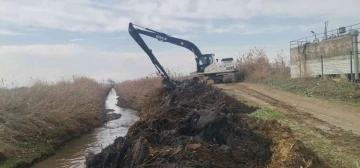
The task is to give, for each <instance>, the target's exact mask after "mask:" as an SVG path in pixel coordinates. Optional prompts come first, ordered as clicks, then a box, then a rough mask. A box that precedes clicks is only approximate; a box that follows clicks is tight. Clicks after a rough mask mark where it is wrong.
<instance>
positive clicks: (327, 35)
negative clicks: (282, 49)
mask: <svg viewBox="0 0 360 168" xmlns="http://www.w3.org/2000/svg"><path fill="white" fill-rule="evenodd" d="M344 28H345V31H344V32H340V29H339V28H338V29H333V30H328V31H327V32H324V33H318V34H315V35H311V36H308V37H304V38H300V39H296V40H293V41H290V48H292V47H298V46H301V45H304V44H306V43H316V42H320V41H324V40H328V39H333V38H337V37H340V36H344V35H348V34H350V33H351V31H352V30H360V23H357V24H353V25H350V26H345V27H344Z"/></svg>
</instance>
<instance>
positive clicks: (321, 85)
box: [263, 78, 360, 106]
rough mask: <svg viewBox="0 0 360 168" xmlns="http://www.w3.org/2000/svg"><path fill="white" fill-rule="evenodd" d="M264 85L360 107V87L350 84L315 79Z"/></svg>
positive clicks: (267, 82) (285, 80)
mask: <svg viewBox="0 0 360 168" xmlns="http://www.w3.org/2000/svg"><path fill="white" fill-rule="evenodd" d="M263 83H264V84H266V85H268V86H271V87H275V88H278V89H281V90H284V91H288V92H293V93H297V94H301V95H305V96H310V97H317V98H322V99H327V100H336V101H343V102H348V103H352V104H354V105H358V106H360V85H357V84H355V83H352V82H347V81H340V82H335V81H333V80H321V79H317V78H298V79H282V80H279V79H269V80H266V81H264V82H263Z"/></svg>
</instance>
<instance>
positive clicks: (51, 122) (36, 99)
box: [0, 77, 110, 163]
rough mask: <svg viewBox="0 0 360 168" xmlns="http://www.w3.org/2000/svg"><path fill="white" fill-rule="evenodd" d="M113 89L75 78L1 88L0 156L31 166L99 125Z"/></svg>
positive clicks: (82, 78)
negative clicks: (70, 140) (30, 164)
mask: <svg viewBox="0 0 360 168" xmlns="http://www.w3.org/2000/svg"><path fill="white" fill-rule="evenodd" d="M109 88H110V86H104V85H100V84H99V83H97V82H96V81H95V80H93V79H90V78H87V77H73V79H72V80H69V81H60V82H57V83H55V84H46V83H44V82H37V83H35V84H34V85H32V86H31V87H22V88H13V89H6V88H2V89H0V155H1V154H2V155H4V156H5V157H6V158H7V159H14V158H15V159H16V160H17V161H19V162H25V163H29V162H31V161H32V160H33V159H36V158H39V157H41V156H43V155H48V154H49V153H51V152H52V151H53V149H54V147H57V146H58V145H60V144H62V143H64V142H65V141H67V140H69V139H72V138H73V137H75V136H78V135H79V134H81V133H84V132H87V131H89V130H91V129H92V128H94V127H95V126H98V125H99V124H100V123H101V115H102V113H103V111H104V106H105V99H106V94H107V91H108V90H109ZM0 161H1V159H0Z"/></svg>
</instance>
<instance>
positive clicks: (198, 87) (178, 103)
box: [86, 78, 328, 168]
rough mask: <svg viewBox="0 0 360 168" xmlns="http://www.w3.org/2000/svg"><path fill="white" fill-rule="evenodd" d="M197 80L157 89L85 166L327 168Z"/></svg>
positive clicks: (284, 131) (285, 133)
mask: <svg viewBox="0 0 360 168" xmlns="http://www.w3.org/2000/svg"><path fill="white" fill-rule="evenodd" d="M255 110H256V109H255V108H253V107H249V106H247V105H245V104H242V103H240V102H238V101H237V100H236V99H235V98H233V97H231V96H228V95H226V94H224V93H223V92H222V91H221V90H220V89H216V88H213V87H211V86H208V85H206V84H205V83H204V82H202V81H200V80H199V79H197V78H194V79H192V80H186V81H183V82H182V83H181V84H179V86H178V87H177V88H176V89H175V90H174V91H172V92H171V93H168V92H166V91H163V90H159V91H158V95H157V96H156V97H154V98H153V99H151V100H149V102H147V104H146V109H142V111H141V120H140V121H138V122H136V123H135V124H134V125H132V126H131V127H130V129H129V131H128V133H127V135H126V136H124V137H119V138H117V139H116V140H115V142H114V143H113V144H112V145H110V146H108V147H106V148H105V149H104V150H102V152H101V153H98V154H95V155H89V156H88V157H87V159H86V166H87V167H94V168H97V167H98V168H100V167H109V168H115V167H274V168H275V167H328V165H325V164H324V163H322V162H321V161H320V160H319V159H318V157H317V156H316V155H315V154H314V153H313V152H311V151H308V150H307V149H306V148H305V147H304V145H303V144H302V143H301V142H300V141H298V140H296V139H295V138H294V136H293V135H292V132H291V130H290V129H289V128H285V127H282V126H281V125H280V124H279V123H278V122H276V121H271V122H267V121H262V120H258V119H255V118H250V117H249V116H248V115H244V114H246V113H251V112H253V111H255Z"/></svg>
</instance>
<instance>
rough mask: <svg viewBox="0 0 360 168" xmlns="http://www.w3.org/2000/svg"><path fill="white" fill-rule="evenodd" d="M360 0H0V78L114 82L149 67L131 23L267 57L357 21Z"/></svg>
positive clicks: (166, 54) (153, 43)
mask: <svg viewBox="0 0 360 168" xmlns="http://www.w3.org/2000/svg"><path fill="white" fill-rule="evenodd" d="M359 6H360V1H359V0H341V1H339V0H316V1H314V0H302V1H300V0H222V1H220V0H151V1H150V0H61V1H60V0H0V78H1V80H2V82H3V85H4V83H5V84H6V85H8V86H9V85H11V86H14V85H15V86H23V85H28V84H30V83H31V81H33V79H40V80H46V81H49V82H53V81H57V80H60V79H66V78H69V77H70V76H72V75H86V76H88V77H91V78H95V79H96V80H98V81H104V80H107V79H108V78H111V79H113V80H115V81H117V82H121V81H124V80H128V79H135V78H139V77H143V76H147V75H149V74H152V73H153V72H155V68H154V66H153V64H152V63H151V61H150V59H149V58H148V56H147V55H146V54H145V53H144V52H143V51H142V49H141V48H140V47H139V46H138V45H137V43H136V42H135V41H134V40H133V39H132V38H131V36H130V35H129V33H128V25H129V22H133V23H136V24H139V25H142V26H144V27H148V28H151V29H155V30H158V31H161V32H164V33H166V34H170V35H172V36H174V37H179V38H183V39H186V40H189V41H191V42H193V43H194V44H195V45H197V46H198V48H199V49H200V50H201V52H202V53H204V54H206V53H212V54H215V56H216V57H218V58H223V57H233V58H237V57H239V55H241V54H242V53H245V52H247V51H249V49H252V48H254V47H258V48H263V49H264V50H265V51H266V53H267V55H268V57H269V58H270V59H274V58H275V57H276V56H277V54H278V53H279V52H282V51H283V54H284V56H285V57H287V58H288V57H289V42H290V41H291V40H294V39H298V38H302V37H305V36H310V35H311V31H314V32H316V33H322V32H323V31H324V22H325V21H329V29H335V28H338V27H341V26H347V25H351V24H356V23H358V22H360V20H359V16H360V10H358V7H359ZM143 39H144V40H145V42H146V43H147V44H148V46H149V47H150V48H151V49H152V51H153V53H154V54H155V56H156V57H157V58H158V60H159V61H160V63H161V64H162V65H163V67H164V68H167V69H170V70H173V71H178V72H182V73H184V74H186V73H189V72H192V71H194V70H195V67H196V65H195V57H194V55H193V53H192V52H190V51H189V50H187V49H185V48H182V47H179V46H175V45H172V44H169V43H163V42H159V41H157V40H155V39H151V38H150V37H146V36H143Z"/></svg>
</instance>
